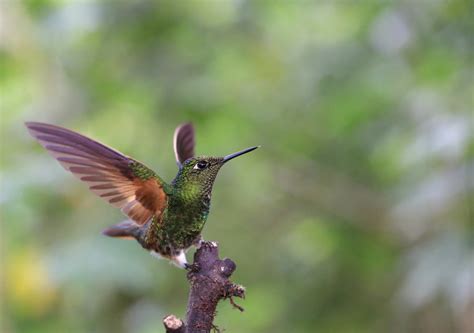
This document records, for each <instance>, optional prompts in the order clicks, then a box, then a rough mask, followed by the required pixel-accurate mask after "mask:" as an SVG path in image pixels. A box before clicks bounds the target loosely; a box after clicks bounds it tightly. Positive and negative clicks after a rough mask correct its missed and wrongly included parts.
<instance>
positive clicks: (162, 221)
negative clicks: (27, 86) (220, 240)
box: [25, 122, 259, 269]
mask: <svg viewBox="0 0 474 333" xmlns="http://www.w3.org/2000/svg"><path fill="white" fill-rule="evenodd" d="M25 125H26V127H27V129H28V131H29V132H30V134H31V135H32V136H33V137H34V138H35V139H36V140H38V142H39V143H40V144H41V145H42V146H43V147H44V148H46V150H47V151H48V152H49V153H50V154H51V155H52V156H53V157H54V158H56V160H57V161H58V162H59V163H60V164H61V165H62V166H63V167H64V168H65V169H66V170H68V171H70V172H71V173H72V174H73V175H74V176H76V177H77V178H79V179H80V180H81V181H83V182H85V183H86V184H87V185H88V186H89V189H90V190H91V191H92V192H93V193H95V194H97V195H98V196H99V197H101V198H103V199H105V200H107V201H108V202H109V203H110V204H111V205H112V206H115V207H117V208H119V209H120V210H121V211H122V212H123V213H124V214H125V215H126V216H127V217H128V219H127V220H125V221H123V222H121V223H118V224H116V225H113V226H111V227H109V228H107V229H105V230H104V231H103V232H102V233H103V234H104V235H106V236H110V237H116V238H123V239H135V240H137V241H138V243H139V244H140V245H141V246H142V247H143V248H144V249H146V250H148V251H149V252H150V253H151V254H152V255H154V256H156V257H160V258H165V259H168V260H169V261H170V262H171V263H173V264H175V265H176V266H178V267H180V268H186V269H188V268H190V267H191V265H189V264H188V263H187V260H186V251H187V250H188V249H189V248H190V247H191V246H195V247H199V246H200V244H201V242H202V237H201V232H202V229H203V227H204V224H205V223H206V220H207V217H208V215H209V210H210V205H211V194H212V187H213V184H214V181H215V179H216V176H217V173H218V172H219V170H220V168H221V167H222V166H223V165H224V164H226V163H227V162H229V161H230V160H232V159H234V158H236V157H238V156H241V155H243V154H246V153H249V152H251V151H253V150H255V149H257V148H258V147H259V146H254V147H250V148H247V149H244V150H241V151H238V152H236V153H233V154H230V155H227V156H224V157H208V156H195V154H194V147H195V131H194V127H193V125H192V124H191V123H185V124H182V125H180V126H178V127H177V128H176V130H175V132H174V137H173V148H174V154H175V158H176V163H177V165H178V173H177V175H176V177H175V178H174V179H173V181H172V182H171V183H166V182H165V181H164V180H163V179H162V178H161V177H160V176H158V175H157V174H156V173H155V172H154V171H153V170H151V169H150V168H148V167H147V166H146V165H145V164H143V163H141V162H139V161H137V160H135V159H133V158H131V157H129V156H126V155H124V154H122V153H120V152H119V151H117V150H115V149H112V148H110V147H108V146H106V145H104V144H102V143H100V142H98V141H95V140H93V139H90V138H88V137H86V136H84V135H82V134H79V133H76V132H74V131H71V130H68V129H66V128H63V127H59V126H56V125H51V124H46V123H39V122H26V123H25Z"/></svg>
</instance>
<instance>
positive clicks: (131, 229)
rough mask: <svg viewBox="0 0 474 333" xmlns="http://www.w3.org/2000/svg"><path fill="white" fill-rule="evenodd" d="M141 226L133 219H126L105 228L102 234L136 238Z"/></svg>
mask: <svg viewBox="0 0 474 333" xmlns="http://www.w3.org/2000/svg"><path fill="white" fill-rule="evenodd" d="M139 228H140V226H139V225H138V224H136V223H135V222H133V221H130V220H126V221H123V222H121V223H119V224H116V225H113V226H110V227H108V228H107V229H104V230H103V231H102V234H103V235H105V236H109V237H116V238H122V239H136V238H137V234H138V230H139Z"/></svg>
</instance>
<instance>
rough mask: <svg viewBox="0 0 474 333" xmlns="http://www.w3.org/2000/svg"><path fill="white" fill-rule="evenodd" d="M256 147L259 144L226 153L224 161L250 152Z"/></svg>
mask: <svg viewBox="0 0 474 333" xmlns="http://www.w3.org/2000/svg"><path fill="white" fill-rule="evenodd" d="M258 147H260V146H255V147H250V148H247V149H244V150H241V151H238V152H236V153H233V154H230V155H227V156H225V157H224V163H226V162H228V161H230V160H231V159H233V158H236V157H237V156H240V155H243V154H247V153H250V152H251V151H252V150H255V149H257V148H258Z"/></svg>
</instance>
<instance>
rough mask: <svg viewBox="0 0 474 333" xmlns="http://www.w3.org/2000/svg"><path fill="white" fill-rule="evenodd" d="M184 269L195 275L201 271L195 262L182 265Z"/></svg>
mask: <svg viewBox="0 0 474 333" xmlns="http://www.w3.org/2000/svg"><path fill="white" fill-rule="evenodd" d="M184 269H185V270H187V271H189V272H190V273H197V272H199V270H200V269H201V266H200V265H199V264H198V263H197V262H194V263H192V264H188V263H186V264H184Z"/></svg>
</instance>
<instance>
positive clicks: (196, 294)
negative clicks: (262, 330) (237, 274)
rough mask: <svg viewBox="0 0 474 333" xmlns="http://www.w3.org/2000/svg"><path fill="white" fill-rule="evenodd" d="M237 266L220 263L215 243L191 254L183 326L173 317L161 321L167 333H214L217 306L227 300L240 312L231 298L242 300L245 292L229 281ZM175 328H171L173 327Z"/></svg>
mask: <svg viewBox="0 0 474 333" xmlns="http://www.w3.org/2000/svg"><path fill="white" fill-rule="evenodd" d="M235 268H236V266H235V263H234V262H233V261H232V260H230V259H227V258H226V259H224V260H221V259H219V252H218V247H217V243H215V242H203V243H202V245H201V247H200V248H199V249H198V250H197V251H196V253H195V254H194V262H193V264H192V265H191V267H190V271H189V272H188V280H189V283H190V285H191V290H190V292H189V298H188V308H187V312H186V323H183V322H182V321H181V320H180V319H178V318H176V317H175V316H174V315H169V316H167V317H165V318H164V319H163V324H164V326H165V328H166V332H169V333H208V332H210V331H211V330H213V329H214V330H217V331H218V329H217V328H216V326H215V325H214V324H213V321H214V317H215V315H216V307H217V303H219V301H220V300H222V299H226V298H229V300H230V303H231V304H232V305H233V306H234V307H235V308H237V309H239V310H240V311H243V308H242V307H241V306H239V305H237V304H235V302H234V300H233V297H240V298H244V296H245V288H244V287H242V286H240V285H237V284H234V283H232V281H230V280H229V277H230V276H231V275H232V273H233V272H234V270H235ZM173 325H174V326H173Z"/></svg>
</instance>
